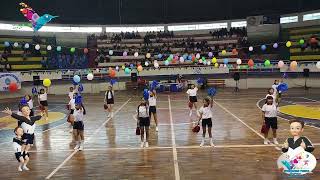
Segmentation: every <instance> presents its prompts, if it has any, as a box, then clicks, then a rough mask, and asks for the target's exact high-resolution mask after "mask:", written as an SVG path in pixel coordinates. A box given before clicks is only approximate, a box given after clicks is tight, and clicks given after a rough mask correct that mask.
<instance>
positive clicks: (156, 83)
mask: <svg viewBox="0 0 320 180" xmlns="http://www.w3.org/2000/svg"><path fill="white" fill-rule="evenodd" d="M158 85H159V82H158V81H156V80H153V81H152V83H151V87H150V89H151V90H154V89H156V88H157V86H158Z"/></svg>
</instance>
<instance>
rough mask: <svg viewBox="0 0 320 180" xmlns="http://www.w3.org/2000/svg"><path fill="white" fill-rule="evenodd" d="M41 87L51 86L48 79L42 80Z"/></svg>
mask: <svg viewBox="0 0 320 180" xmlns="http://www.w3.org/2000/svg"><path fill="white" fill-rule="evenodd" d="M43 85H44V86H45V87H49V86H50V85H51V80H50V79H44V80H43Z"/></svg>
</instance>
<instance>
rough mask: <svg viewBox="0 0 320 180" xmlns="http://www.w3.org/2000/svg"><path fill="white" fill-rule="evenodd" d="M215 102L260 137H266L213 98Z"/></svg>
mask: <svg viewBox="0 0 320 180" xmlns="http://www.w3.org/2000/svg"><path fill="white" fill-rule="evenodd" d="M213 102H215V103H216V104H217V105H218V106H219V107H220V108H222V109H223V110H224V111H226V112H227V113H229V114H230V115H232V116H233V117H234V118H236V119H237V120H238V121H240V122H241V123H242V124H243V125H245V126H246V127H247V128H249V129H250V130H251V131H253V132H254V133H256V134H257V135H258V136H259V137H261V138H262V139H264V136H262V135H261V134H260V133H259V132H257V131H256V130H255V129H253V128H252V127H251V126H249V125H248V124H247V123H245V122H244V121H242V120H241V119H240V118H238V117H237V116H236V115H234V114H233V113H232V112H230V111H229V110H228V109H226V108H225V107H224V106H222V105H221V104H220V103H218V102H216V101H215V100H213ZM272 145H273V146H274V147H275V148H276V149H277V150H281V149H280V148H279V147H278V146H277V145H275V144H272Z"/></svg>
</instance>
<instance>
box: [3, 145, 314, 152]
mask: <svg viewBox="0 0 320 180" xmlns="http://www.w3.org/2000/svg"><path fill="white" fill-rule="evenodd" d="M313 146H320V143H313ZM259 147H274V145H264V144H253V145H247V144H234V145H215V146H214V147H212V146H202V147H200V146H198V145H194V146H192V145H190V146H176V148H177V149H203V148H211V149H215V148H259ZM157 149H172V147H171V146H150V147H148V148H144V149H143V150H157ZM119 150H123V151H125V150H128V151H130V150H139V151H140V150H141V147H138V146H137V147H118V148H106V147H99V148H86V149H85V151H86V152H87V151H119ZM73 151H74V150H73V149H43V150H38V151H34V150H33V151H29V152H30V153H47V152H73ZM11 152H12V151H11V150H5V151H0V153H11Z"/></svg>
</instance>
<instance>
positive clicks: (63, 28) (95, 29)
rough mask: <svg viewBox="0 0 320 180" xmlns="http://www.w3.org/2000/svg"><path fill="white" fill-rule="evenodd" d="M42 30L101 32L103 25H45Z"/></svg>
mask: <svg viewBox="0 0 320 180" xmlns="http://www.w3.org/2000/svg"><path fill="white" fill-rule="evenodd" d="M39 31H40V32H74V33H101V32H102V27H67V26H44V27H42V28H41V29H40V30H39Z"/></svg>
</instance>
